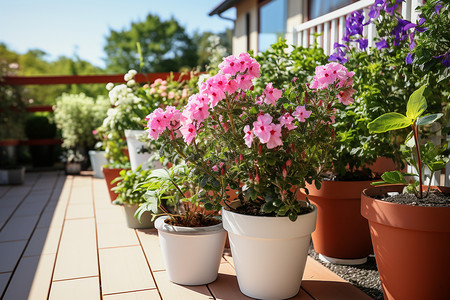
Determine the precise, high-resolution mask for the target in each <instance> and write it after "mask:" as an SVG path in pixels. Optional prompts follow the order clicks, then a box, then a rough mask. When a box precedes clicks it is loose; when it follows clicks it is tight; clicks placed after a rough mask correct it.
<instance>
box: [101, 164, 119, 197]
mask: <svg viewBox="0 0 450 300" xmlns="http://www.w3.org/2000/svg"><path fill="white" fill-rule="evenodd" d="M122 170H124V169H121V168H102V171H103V175H104V177H105V181H106V186H107V187H108V192H109V197H110V199H111V202H113V201H114V200H116V198H117V194H116V193H114V192H113V191H111V189H112V188H113V187H115V186H116V185H117V183H114V184H111V181H113V180H114V179H115V178H117V177H119V176H120V171H122Z"/></svg>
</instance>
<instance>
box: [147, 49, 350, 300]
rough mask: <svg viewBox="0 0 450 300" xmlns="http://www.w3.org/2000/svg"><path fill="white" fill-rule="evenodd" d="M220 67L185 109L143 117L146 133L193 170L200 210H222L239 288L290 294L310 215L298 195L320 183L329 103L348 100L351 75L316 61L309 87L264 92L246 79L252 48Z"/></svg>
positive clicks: (256, 293) (296, 284) (254, 71)
mask: <svg viewBox="0 0 450 300" xmlns="http://www.w3.org/2000/svg"><path fill="white" fill-rule="evenodd" d="M219 68H220V72H219V73H218V74H216V75H214V76H212V77H210V78H208V79H207V80H206V82H204V83H202V84H201V86H200V93H198V94H195V95H193V96H191V97H190V98H189V101H188V104H187V105H186V106H185V108H184V110H183V111H179V110H177V109H175V108H174V107H167V108H166V109H165V110H163V109H157V110H155V111H154V112H153V113H152V114H151V115H150V116H148V117H147V120H148V125H147V127H148V132H149V135H150V136H151V137H153V138H154V139H158V138H159V139H164V141H165V144H166V145H165V146H164V147H167V146H168V145H170V146H172V147H173V149H176V150H177V151H178V152H179V155H180V156H181V157H183V158H185V160H186V162H187V164H188V166H190V167H192V171H191V174H192V180H193V181H194V183H196V184H198V185H199V186H200V187H201V188H202V189H203V191H202V192H200V193H199V194H198V197H199V199H200V201H201V202H204V207H205V209H207V210H209V209H215V210H219V209H221V208H222V206H223V209H222V216H223V223H224V228H225V230H227V231H228V234H229V239H230V245H231V251H232V253H233V259H234V263H235V266H236V273H237V277H238V282H239V286H240V289H241V291H242V292H243V293H244V294H246V295H248V296H250V297H256V298H276V299H281V298H289V297H293V296H295V295H296V294H297V293H298V291H299V288H300V283H301V278H302V274H303V270H304V266H305V263H306V257H307V251H308V248H309V243H310V234H311V232H313V231H314V228H315V218H316V214H317V208H316V207H315V206H314V205H311V204H310V203H309V202H299V201H297V194H298V190H299V189H300V188H302V187H305V182H310V183H311V182H312V181H314V180H315V181H316V183H317V185H319V184H320V180H321V177H320V175H321V173H322V171H323V166H324V164H325V162H326V161H327V160H328V158H329V156H328V150H329V148H330V144H331V142H332V140H333V133H332V129H331V127H330V124H331V121H332V119H333V115H334V111H333V106H334V104H335V103H336V102H338V100H339V101H341V102H343V103H349V102H352V99H351V95H352V93H353V90H352V88H351V81H352V80H351V78H352V76H353V73H352V72H348V70H347V69H346V68H344V67H343V66H341V65H339V64H337V63H332V64H328V65H325V66H318V67H317V68H316V74H315V77H314V79H313V81H312V83H311V85H303V84H301V83H300V82H299V80H296V78H293V80H291V83H290V86H289V87H288V88H287V89H286V91H284V92H283V91H282V90H279V89H276V88H274V87H273V85H272V84H271V83H269V84H266V85H265V88H264V90H263V91H262V94H261V93H257V91H254V88H253V83H252V79H254V78H257V77H259V76H260V65H259V64H258V63H257V62H256V60H255V59H253V58H251V57H250V55H249V54H247V53H243V54H241V55H239V57H235V56H229V57H227V58H224V61H223V62H222V63H221V64H220V66H219ZM341 92H342V93H341ZM228 190H233V191H234V193H235V194H236V195H237V197H238V199H239V200H238V201H237V203H235V204H236V205H233V204H230V200H229V198H228V193H227V191H228Z"/></svg>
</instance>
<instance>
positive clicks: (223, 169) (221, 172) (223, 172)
mask: <svg viewBox="0 0 450 300" xmlns="http://www.w3.org/2000/svg"><path fill="white" fill-rule="evenodd" d="M220 175H221V176H223V175H225V168H222V169H221V170H220Z"/></svg>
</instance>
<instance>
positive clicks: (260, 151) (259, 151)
mask: <svg viewBox="0 0 450 300" xmlns="http://www.w3.org/2000/svg"><path fill="white" fill-rule="evenodd" d="M261 153H262V145H261V144H259V149H258V154H261Z"/></svg>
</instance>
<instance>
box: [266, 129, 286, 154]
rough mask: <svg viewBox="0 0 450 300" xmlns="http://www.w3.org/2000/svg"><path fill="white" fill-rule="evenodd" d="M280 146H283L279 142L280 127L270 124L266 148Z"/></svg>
mask: <svg viewBox="0 0 450 300" xmlns="http://www.w3.org/2000/svg"><path fill="white" fill-rule="evenodd" d="M281 145H283V142H282V141H281V125H280V124H272V126H271V129H270V138H269V140H268V141H267V148H268V149H273V148H275V147H277V146H281Z"/></svg>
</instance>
